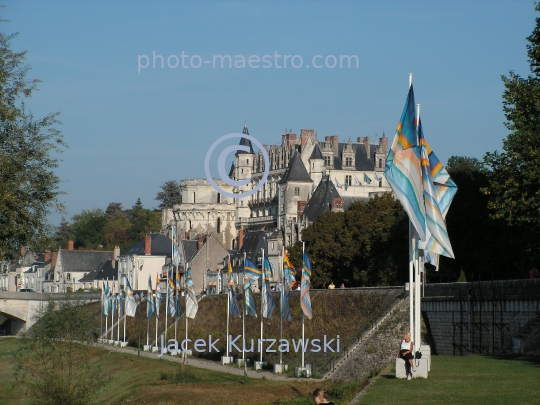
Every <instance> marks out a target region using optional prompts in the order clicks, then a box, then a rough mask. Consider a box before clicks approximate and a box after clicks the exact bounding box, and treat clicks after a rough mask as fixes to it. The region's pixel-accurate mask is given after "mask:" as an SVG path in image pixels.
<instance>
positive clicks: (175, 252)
mask: <svg viewBox="0 0 540 405" xmlns="http://www.w3.org/2000/svg"><path fill="white" fill-rule="evenodd" d="M172 264H173V266H178V265H179V264H180V250H179V249H178V236H177V234H176V226H173V227H172Z"/></svg>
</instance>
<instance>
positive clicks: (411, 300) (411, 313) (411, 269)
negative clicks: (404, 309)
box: [409, 220, 415, 342]
mask: <svg viewBox="0 0 540 405" xmlns="http://www.w3.org/2000/svg"><path fill="white" fill-rule="evenodd" d="M412 235H413V225H412V222H411V221H410V220H409V324H410V325H409V326H410V327H409V332H410V334H411V340H412V341H413V342H414V340H413V339H414V338H415V336H414V333H415V329H414V257H413V254H414V250H415V249H414V238H413V237H412Z"/></svg>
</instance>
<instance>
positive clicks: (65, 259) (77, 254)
mask: <svg viewBox="0 0 540 405" xmlns="http://www.w3.org/2000/svg"><path fill="white" fill-rule="evenodd" d="M60 254H61V257H62V269H63V271H64V272H71V271H84V272H91V271H92V270H96V269H101V268H102V267H103V265H104V264H105V262H107V261H111V260H112V258H113V255H114V253H113V252H95V251H85V250H64V249H62V250H61V252H60Z"/></svg>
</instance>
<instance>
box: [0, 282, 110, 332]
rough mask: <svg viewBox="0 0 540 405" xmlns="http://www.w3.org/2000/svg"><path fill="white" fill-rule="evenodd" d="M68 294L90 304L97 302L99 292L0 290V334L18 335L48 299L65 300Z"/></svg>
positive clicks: (31, 322) (28, 326) (27, 326)
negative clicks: (67, 292)
mask: <svg viewBox="0 0 540 405" xmlns="http://www.w3.org/2000/svg"><path fill="white" fill-rule="evenodd" d="M68 296H70V297H72V298H74V299H76V300H80V301H84V302H85V303H86V304H90V303H92V302H99V300H100V298H101V293H100V292H89V293H71V294H65V293H55V294H50V293H21V292H0V334H6V335H18V334H20V333H23V332H25V331H27V330H28V329H30V327H31V326H32V325H33V324H34V323H35V321H36V319H35V316H36V314H37V313H38V311H39V309H40V308H41V307H42V306H43V305H45V304H46V303H47V302H48V301H50V300H53V301H62V300H65V299H66V297H68Z"/></svg>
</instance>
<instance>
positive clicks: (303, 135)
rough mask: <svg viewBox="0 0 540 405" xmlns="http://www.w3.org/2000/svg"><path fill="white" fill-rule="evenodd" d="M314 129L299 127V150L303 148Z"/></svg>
mask: <svg viewBox="0 0 540 405" xmlns="http://www.w3.org/2000/svg"><path fill="white" fill-rule="evenodd" d="M314 132H315V131H313V129H301V130H300V151H303V150H304V146H305V144H306V142H307V140H308V138H309V137H310V136H313V134H314Z"/></svg>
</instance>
